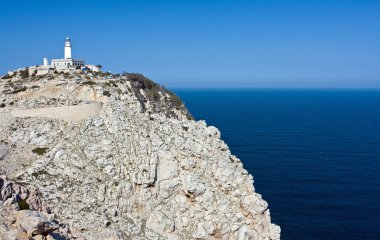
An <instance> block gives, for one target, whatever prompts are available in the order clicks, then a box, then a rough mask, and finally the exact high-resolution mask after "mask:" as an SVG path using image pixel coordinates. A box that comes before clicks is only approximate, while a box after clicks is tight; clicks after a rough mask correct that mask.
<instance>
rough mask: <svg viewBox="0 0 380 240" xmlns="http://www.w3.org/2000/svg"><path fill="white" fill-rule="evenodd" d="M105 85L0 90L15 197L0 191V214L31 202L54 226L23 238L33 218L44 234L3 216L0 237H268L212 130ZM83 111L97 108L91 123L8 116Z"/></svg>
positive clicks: (134, 83) (118, 84)
mask: <svg viewBox="0 0 380 240" xmlns="http://www.w3.org/2000/svg"><path fill="white" fill-rule="evenodd" d="M66 77H67V76H66ZM81 77H83V76H81ZM113 77H114V79H111V80H98V79H87V80H84V81H82V82H80V83H78V82H79V81H74V80H70V79H69V78H68V79H65V78H62V77H61V78H58V77H57V76H49V77H47V76H46V77H45V78H46V79H48V78H49V79H50V80H46V79H26V80H23V82H21V83H20V84H21V85H22V87H23V88H22V89H24V90H23V91H19V92H16V93H14V92H12V91H8V90H7V86H6V84H8V85H9V83H6V82H5V81H2V82H1V88H0V90H2V93H1V95H0V96H1V98H0V102H3V103H4V104H5V106H4V107H3V108H1V109H0V111H1V113H0V132H1V135H0V163H1V164H0V170H1V171H3V172H4V174H6V175H7V176H8V177H9V179H12V180H13V181H14V182H17V184H18V185H19V186H20V189H19V190H17V191H18V195H17V196H19V197H17V196H16V197H15V196H14V193H15V191H16V190H14V192H12V190H10V189H9V187H7V186H8V185H7V186H6V184H5V183H4V181H3V182H1V184H2V185H1V188H2V190H1V196H2V199H1V201H2V202H0V205H2V206H3V207H4V205H5V206H8V205H9V206H11V205H12V204H13V205H15V203H17V202H18V201H19V200H20V199H27V200H26V201H28V199H34V200H33V201H32V202H31V203H30V204H29V205H30V206H31V209H34V210H37V211H40V212H48V210H47V207H48V209H49V211H50V210H51V212H52V213H53V214H54V221H53V222H51V221H50V223H49V224H42V227H33V229H29V228H28V227H27V226H26V224H25V221H31V223H33V224H34V223H36V222H38V221H37V220H36V221H34V220H33V221H32V220H30V219H34V217H35V215H38V216H39V217H37V218H38V219H39V220H41V221H42V222H44V223H45V222H46V221H48V219H49V218H48V217H47V216H46V215H43V213H37V212H36V213H32V212H21V213H17V209H14V211H16V214H15V216H16V220H13V221H15V222H14V223H12V222H11V223H9V224H7V225H6V226H3V229H2V230H1V229H0V230H1V231H0V233H1V232H2V233H3V235H4V236H6V235H7V234H21V235H23V234H26V235H27V236H29V237H31V235H36V236H38V235H41V236H43V237H44V238H46V239H48V237H49V236H50V237H54V236H53V235H54V234H58V233H59V234H61V235H62V236H64V237H66V238H71V239H80V238H81V239H279V238H280V228H279V227H278V226H276V225H274V224H272V223H271V218H270V213H269V210H268V204H267V203H266V202H265V201H264V200H263V199H262V197H261V195H260V194H258V193H256V192H255V189H254V187H253V177H252V176H251V175H250V174H248V172H247V171H246V170H245V169H244V168H243V165H242V163H241V162H240V160H239V159H238V158H237V157H236V156H234V155H232V154H231V152H230V150H229V148H228V146H227V145H226V144H225V143H224V142H223V141H222V140H221V133H220V132H219V130H218V129H217V128H215V127H212V126H207V125H206V123H205V122H204V121H194V120H192V119H191V116H190V114H189V112H188V111H187V109H186V108H185V106H184V105H183V104H182V103H181V102H178V99H177V98H176V97H175V95H173V94H171V93H169V92H168V91H167V90H165V89H163V88H161V87H159V86H158V85H156V84H154V83H150V82H147V80H144V81H145V82H144V81H142V82H139V80H136V76H134V75H130V76H129V77H128V76H126V77H118V76H113ZM70 78H73V79H74V78H75V76H74V77H73V76H71V77H70ZM86 82H87V83H86ZM89 82H91V83H89ZM33 86H34V87H33ZM85 101H96V102H99V103H101V104H102V110H101V112H100V115H99V116H92V117H89V118H86V119H84V120H81V121H78V122H67V121H64V120H60V119H51V118H34V117H32V118H29V117H26V118H23V117H15V116H12V115H11V114H10V112H11V111H13V110H16V109H31V108H37V107H38V108H41V107H55V106H59V107H62V106H73V105H78V104H81V103H83V102H85ZM11 103H12V104H11ZM21 186H23V187H24V190H23V188H22V187H21ZM3 189H4V192H3ZM25 189H28V191H26V190H25ZM29 189H30V190H29ZM23 194H24V195H23ZM4 196H5V197H4ZM3 199H5V200H3ZM7 199H13V200H9V202H11V201H12V203H7V201H8V200H7ZM34 203H36V205H34ZM44 203H46V204H47V205H46V207H45V209H44ZM9 206H8V208H9ZM12 211H13V210H12ZM25 214H27V217H29V220H23V218H22V217H21V216H24V215H25ZM41 214H42V215H41ZM46 214H48V213H46ZM44 217H45V218H46V221H45V218H44ZM58 222H59V223H60V224H61V225H57V223H58ZM33 224H31V225H33ZM54 224H55V225H54ZM16 225H17V226H19V227H20V228H16ZM27 225H28V224H27ZM10 226H13V228H12V227H10ZM33 226H34V225H33ZM37 226H40V225H38V224H37ZM36 229H37V230H36ZM65 231H66V233H65ZM50 232H51V233H50ZM52 234H53V235H52ZM52 239H54V238H52Z"/></svg>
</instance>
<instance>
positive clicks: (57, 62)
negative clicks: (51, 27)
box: [44, 38, 85, 67]
mask: <svg viewBox="0 0 380 240" xmlns="http://www.w3.org/2000/svg"><path fill="white" fill-rule="evenodd" d="M64 57H65V58H63V59H52V60H51V65H53V66H65V67H84V66H85V63H84V61H81V60H76V59H73V58H72V57H71V42H70V38H66V42H65V54H64ZM44 63H45V61H44Z"/></svg>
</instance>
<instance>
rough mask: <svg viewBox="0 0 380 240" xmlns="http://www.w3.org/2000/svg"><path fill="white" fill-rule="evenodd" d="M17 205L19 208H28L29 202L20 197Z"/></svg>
mask: <svg viewBox="0 0 380 240" xmlns="http://www.w3.org/2000/svg"><path fill="white" fill-rule="evenodd" d="M18 207H19V208H20V210H29V209H30V207H29V204H28V203H27V202H26V200H25V199H22V200H21V201H19V202H18Z"/></svg>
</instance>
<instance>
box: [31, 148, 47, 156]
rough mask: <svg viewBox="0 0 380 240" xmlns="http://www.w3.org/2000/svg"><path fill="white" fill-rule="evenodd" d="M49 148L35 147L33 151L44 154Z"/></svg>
mask: <svg viewBox="0 0 380 240" xmlns="http://www.w3.org/2000/svg"><path fill="white" fill-rule="evenodd" d="M47 150H48V148H35V149H33V150H32V152H33V153H35V154H38V155H44V154H45V153H46V152H47Z"/></svg>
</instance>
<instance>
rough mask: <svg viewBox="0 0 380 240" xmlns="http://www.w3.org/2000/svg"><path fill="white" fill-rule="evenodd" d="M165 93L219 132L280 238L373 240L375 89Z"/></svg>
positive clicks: (379, 234)
mask: <svg viewBox="0 0 380 240" xmlns="http://www.w3.org/2000/svg"><path fill="white" fill-rule="evenodd" d="M172 90H173V91H174V92H175V93H176V94H177V95H178V96H179V97H180V98H181V99H182V100H183V101H184V102H185V105H186V106H187V107H188V108H189V109H190V111H191V113H192V114H193V116H194V117H195V119H196V120H205V121H206V123H207V124H208V125H213V126H216V127H217V128H218V129H219V130H220V131H221V133H222V139H223V140H224V141H225V142H226V143H227V144H228V146H229V147H230V149H231V151H232V153H233V154H234V155H236V156H237V157H238V158H240V160H241V161H242V162H243V165H244V168H246V169H247V170H248V171H249V173H251V174H252V175H253V176H254V186H255V189H256V191H257V192H258V193H260V194H262V196H263V198H264V199H265V200H266V201H267V202H268V203H269V209H270V213H271V216H272V222H273V223H276V224H278V225H280V226H281V232H282V233H281V238H282V239H285V240H287V239H289V240H290V239H291V240H293V239H294V240H297V239H300V240H306V239H316V240H317V239H318V240H319V239H345V240H347V239H353V240H357V239H380V90H376V89H374V90H371V89H361V90H348V89H314V90H308V89H285V90H284V89H172Z"/></svg>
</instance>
